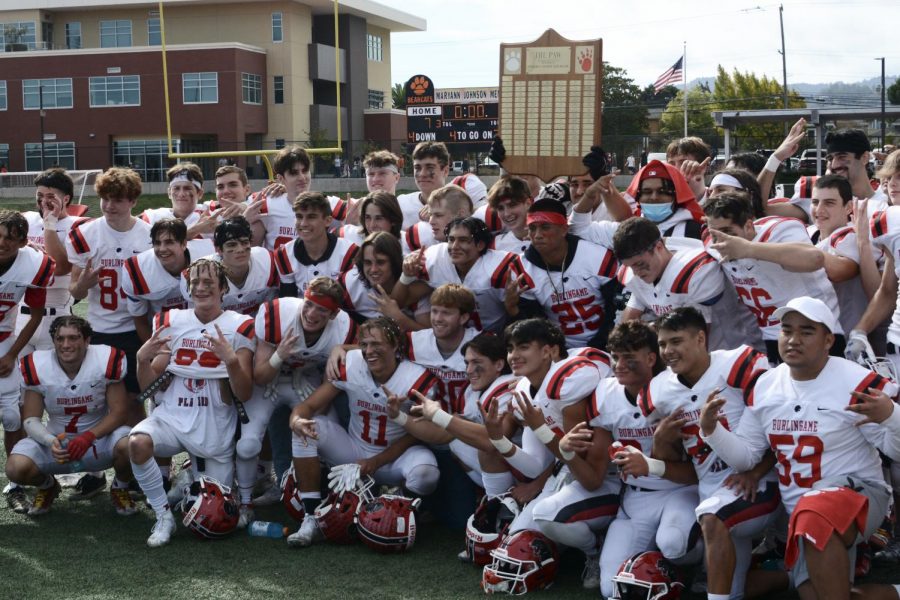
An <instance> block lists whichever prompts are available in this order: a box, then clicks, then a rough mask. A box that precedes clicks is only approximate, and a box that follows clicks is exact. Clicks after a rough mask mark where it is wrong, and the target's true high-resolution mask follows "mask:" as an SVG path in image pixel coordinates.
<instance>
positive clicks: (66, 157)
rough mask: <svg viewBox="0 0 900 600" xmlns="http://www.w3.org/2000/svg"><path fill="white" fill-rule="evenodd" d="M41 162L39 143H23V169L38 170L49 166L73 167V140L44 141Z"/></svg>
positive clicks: (71, 168)
mask: <svg viewBox="0 0 900 600" xmlns="http://www.w3.org/2000/svg"><path fill="white" fill-rule="evenodd" d="M43 163H44V164H43V165H42V164H41V145H40V144H25V170H26V171H40V170H42V169H49V168H50V167H62V168H64V169H69V170H70V171H71V170H74V169H75V142H45V143H44V161H43Z"/></svg>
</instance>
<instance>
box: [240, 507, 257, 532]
mask: <svg viewBox="0 0 900 600" xmlns="http://www.w3.org/2000/svg"><path fill="white" fill-rule="evenodd" d="M255 516H256V515H255V514H254V513H253V505H252V504H241V508H240V516H238V523H237V528H238V529H244V528H246V527H247V525H249V524H250V522H251V521H253V519H254V517H255Z"/></svg>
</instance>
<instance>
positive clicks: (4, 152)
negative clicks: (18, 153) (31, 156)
mask: <svg viewBox="0 0 900 600" xmlns="http://www.w3.org/2000/svg"><path fill="white" fill-rule="evenodd" d="M0 167H6V168H7V169H9V144H0Z"/></svg>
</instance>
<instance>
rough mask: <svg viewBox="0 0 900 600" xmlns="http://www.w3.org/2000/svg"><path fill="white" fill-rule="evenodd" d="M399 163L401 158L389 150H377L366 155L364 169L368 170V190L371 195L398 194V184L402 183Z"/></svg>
mask: <svg viewBox="0 0 900 600" xmlns="http://www.w3.org/2000/svg"><path fill="white" fill-rule="evenodd" d="M399 161H400V157H398V156H397V155H396V154H394V153H393V152H391V151H389V150H376V151H375V152H370V153H368V154H366V156H365V158H363V168H364V169H365V170H366V189H367V190H369V193H372V192H375V191H384V192H387V193H389V194H391V195H394V194H396V193H397V184H398V183H400V169H399V167H398V163H399Z"/></svg>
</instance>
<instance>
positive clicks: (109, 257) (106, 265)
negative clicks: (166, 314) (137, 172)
mask: <svg viewBox="0 0 900 600" xmlns="http://www.w3.org/2000/svg"><path fill="white" fill-rule="evenodd" d="M152 247H153V245H152V244H151V243H150V225H149V224H147V223H146V222H145V221H141V220H140V219H136V220H135V222H134V225H133V226H132V228H131V229H129V230H128V231H124V232H123V231H116V230H115V229H113V228H112V227H110V226H109V225H108V224H107V223H106V218H105V217H100V218H99V219H94V220H91V221H87V222H82V223H80V224H78V225H77V226H75V227H73V228H72V231H71V232H69V237H68V239H67V240H66V251H67V252H68V254H69V262H71V263H72V265H73V266H76V267H79V268H80V269H84V267H85V266H86V265H87V262H88V260H90V261H91V267H92V268H94V269H96V268H97V267H100V280H99V282H98V284H97V285H96V286H94V287H92V288H91V289H90V290H88V295H87V302H88V312H87V318H88V320H89V321H90V322H91V326H92V327H93V328H94V331H96V332H98V333H122V332H125V331H134V322H133V321H132V319H131V315H130V314H129V313H128V306H127V303H126V298H125V291H124V290H123V289H122V280H123V276H124V273H123V272H122V265H123V264H125V261H126V260H127V259H129V258H131V257H132V256H135V255H137V254H140V253H141V252H144V251H145V250H149V249H150V248H152Z"/></svg>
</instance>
